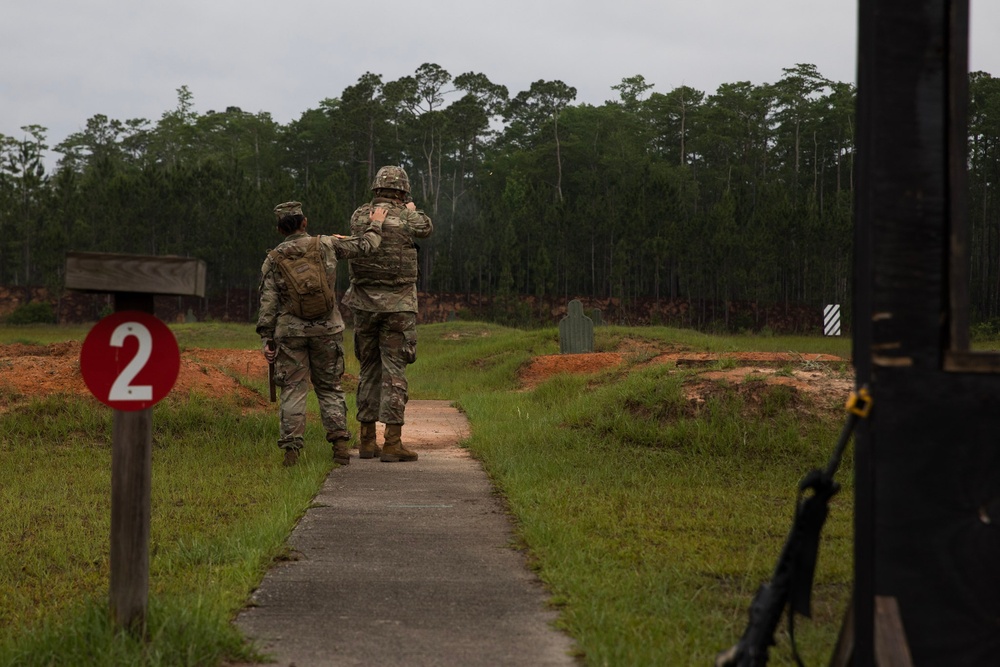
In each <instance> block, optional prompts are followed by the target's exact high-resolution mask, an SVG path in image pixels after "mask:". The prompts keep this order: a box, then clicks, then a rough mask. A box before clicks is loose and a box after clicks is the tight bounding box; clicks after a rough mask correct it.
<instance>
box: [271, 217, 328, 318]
mask: <svg viewBox="0 0 1000 667" xmlns="http://www.w3.org/2000/svg"><path fill="white" fill-rule="evenodd" d="M267 256H268V257H270V258H271V262H273V263H274V265H275V266H277V267H278V270H279V271H281V275H282V276H283V277H284V279H285V284H286V285H287V286H288V297H289V303H288V304H286V305H287V306H288V310H289V312H291V313H292V315H295V316H296V317H298V318H300V319H303V320H315V319H318V318H320V317H323V316H324V315H326V314H327V313H329V312H330V310H331V309H333V306H334V304H335V303H336V297H335V296H334V291H333V288H331V287H330V283H329V282H327V279H326V266H325V265H324V264H323V253H321V252H320V249H319V237H318V236H314V237H313V242H312V243H311V244H309V245H307V246H305V247H304V248H302V247H297V246H294V245H290V246H287V247H285V248H275V249H274V250H272V251H271V252H269V253H268V255H267Z"/></svg>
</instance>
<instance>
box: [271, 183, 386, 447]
mask: <svg viewBox="0 0 1000 667" xmlns="http://www.w3.org/2000/svg"><path fill="white" fill-rule="evenodd" d="M274 213H275V216H277V218H278V231H279V232H280V233H281V234H282V235H283V236H284V237H285V240H284V241H282V242H281V243H280V244H279V245H278V247H277V248H275V250H276V251H277V250H280V249H283V248H287V247H288V246H290V245H293V244H294V245H297V246H304V245H305V244H308V243H312V242H314V240H315V238H316V237H313V236H310V235H309V234H308V233H307V232H306V225H307V224H308V222H309V221H308V219H307V218H306V217H305V216H304V215H303V213H302V204H301V203H299V202H294V201H293V202H285V203H284V204H278V205H277V206H275V207H274ZM385 216H386V212H385V211H372V214H371V215H370V216H368V217H366V218H365V220H364V221H363V224H362V225H361V228H360V229H359V233H358V235H357V236H351V237H343V236H319V237H318V238H319V250H320V254H321V256H322V259H323V264H324V267H325V269H326V278H327V281H328V283H329V286H330V288H331V290H333V289H334V286H335V283H336V276H337V260H338V259H347V258H351V257H360V256H362V255H367V254H370V253H372V252H374V251H375V250H376V249H377V248H378V246H379V243H380V242H381V234H382V221H383V220H385ZM275 263H276V260H273V259H272V254H271V253H269V254H268V257H267V258H266V259H265V260H264V264H263V266H261V268H260V273H261V278H260V311H259V314H258V317H257V333H258V334H259V335H260V337H261V340H262V342H263V352H264V357H265V358H266V359H267V361H268V363H272V362H273V363H274V370H275V373H274V380H275V384H276V385H277V386H278V387H280V388H281V403H280V408H279V415H280V429H279V431H280V437H279V438H278V447H280V448H281V449H283V450H284V452H285V459H284V464H285V465H286V466H291V465H295V462H296V461H297V460H298V453H299V450H301V449H302V446H303V434H304V433H305V423H306V394H307V393H308V391H309V381H310V380H311V381H312V385H313V388H314V389H315V391H316V398H317V399H318V400H319V409H320V417H321V419H322V422H323V427H324V428H325V429H326V439H327V441H328V442H331V443H333V458H334V460H335V461H336V462H337V463H339V464H341V465H347V464H348V463H350V454H349V452H348V448H347V441H348V440H350V438H351V434H350V433H349V432H348V430H347V406H346V404H345V402H344V390H343V389H342V388H341V385H340V381H341V378H342V377H343V374H344V347H343V341H344V333H343V331H344V321H343V318H342V317H341V315H340V309H339V308H338V307H337V304H336V298H334V305H333V308H332V309H331V310H330V311H329V312H328V313H326V314H325V315H322V316H320V317H319V318H318V319H315V320H304V319H301V318H299V317H297V316H296V315H295V314H293V313H291V312H289V303H290V297H289V291H288V285H287V284H286V281H285V278H284V276H283V275H282V273H281V271H279V270H278V268H277V266H276V265H275ZM272 348H273V349H272Z"/></svg>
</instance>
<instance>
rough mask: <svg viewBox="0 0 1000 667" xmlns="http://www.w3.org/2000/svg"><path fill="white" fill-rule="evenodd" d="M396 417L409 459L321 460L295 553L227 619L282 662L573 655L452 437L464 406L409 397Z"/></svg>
mask: <svg viewBox="0 0 1000 667" xmlns="http://www.w3.org/2000/svg"><path fill="white" fill-rule="evenodd" d="M406 419H407V424H406V426H405V427H404V429H403V442H404V443H406V445H407V446H408V447H410V448H412V449H414V450H415V451H417V452H419V454H420V459H419V460H418V461H415V462H411V463H381V462H380V461H379V460H378V459H369V460H360V459H358V458H352V459H351V464H350V465H349V466H346V467H342V468H338V469H335V470H333V471H332V472H331V473H330V475H329V476H328V477H327V479H326V481H325V482H324V484H323V487H322V489H321V490H320V493H319V495H318V496H317V497H316V499H315V503H314V506H313V508H311V509H310V510H309V511H308V512H307V513H306V515H305V516H304V517H303V518H302V520H301V522H300V523H299V525H298V526H297V527H296V528H295V530H294V532H293V533H292V535H291V537H290V539H289V545H290V547H291V548H292V549H293V550H294V553H295V555H296V558H297V560H292V561H289V562H287V563H283V564H280V565H277V566H275V567H274V568H272V569H271V571H270V572H269V573H268V574H267V576H266V577H265V579H264V581H263V583H262V584H261V586H260V588H259V589H258V590H257V591H256V592H255V593H254V596H253V603H254V605H255V606H252V607H249V608H247V609H246V610H244V611H243V612H242V613H240V615H239V616H238V618H237V619H236V623H237V626H238V627H239V628H240V629H241V630H242V631H243V632H244V633H245V634H246V635H247V636H249V637H251V638H253V639H255V640H256V642H257V644H258V646H260V647H261V648H262V649H263V651H264V652H266V653H268V654H270V655H272V656H273V657H274V659H275V661H276V662H275V664H278V665H283V666H288V667H292V666H293V665H294V667H314V666H315V667H318V666H324V667H325V666H337V665H383V666H391V665H407V666H409V667H419V666H422V665H435V666H442V667H447V666H451V665H455V666H458V665H461V666H462V667H474V666H477V665H490V666H497V665H512V666H513V665H516V666H519V667H520V666H524V665H531V666H536V665H537V666H540V667H541V666H547V665H553V666H555V665H575V664H578V661H577V660H575V659H574V658H573V657H572V656H571V652H572V649H573V644H572V641H571V640H570V639H569V638H568V637H567V636H566V635H564V634H562V633H561V632H558V631H556V630H554V629H553V628H552V625H551V623H552V622H553V620H554V619H555V613H554V612H552V611H551V610H548V609H546V606H545V600H546V597H547V595H546V593H545V591H544V590H543V588H542V586H541V584H540V583H539V582H538V580H537V578H536V577H535V576H534V575H533V574H532V573H531V572H530V571H529V570H528V569H527V567H526V565H525V559H524V556H523V555H522V554H521V553H520V552H518V551H516V550H514V549H513V548H512V540H513V532H512V528H511V524H510V521H509V519H508V517H507V515H506V514H505V513H504V510H503V507H502V505H501V504H500V503H499V502H498V501H497V499H496V498H495V497H494V495H493V489H492V486H491V485H490V482H489V480H488V478H487V476H486V474H485V473H484V472H483V470H482V468H481V467H480V465H479V464H478V463H477V462H476V461H475V460H473V459H472V458H471V457H470V456H469V454H468V453H467V452H466V451H465V450H464V449H461V448H460V447H458V446H457V445H458V443H459V442H460V441H461V440H463V439H464V438H466V437H467V436H468V428H469V427H468V422H467V421H466V420H465V417H464V416H463V415H462V414H461V413H459V412H458V411H457V410H455V409H454V408H452V407H450V406H449V405H448V403H447V402H446V401H410V403H409V404H408V405H407V408H406ZM379 440H380V442H381V434H380V438H379ZM355 454H356V452H355Z"/></svg>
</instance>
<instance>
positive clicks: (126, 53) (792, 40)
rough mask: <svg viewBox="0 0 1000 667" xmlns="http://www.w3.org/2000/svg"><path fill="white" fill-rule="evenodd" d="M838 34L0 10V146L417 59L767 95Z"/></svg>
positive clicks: (580, 22) (986, 13)
mask: <svg viewBox="0 0 1000 667" xmlns="http://www.w3.org/2000/svg"><path fill="white" fill-rule="evenodd" d="M971 11H972V24H973V25H972V31H971V42H972V46H971V63H970V67H971V69H973V70H985V71H987V72H990V73H991V74H993V75H994V76H1000V0H972V10H971ZM376 12H377V13H376ZM856 33H857V2H855V1H851V0H757V1H756V2H749V1H748V0H697V1H693V2H692V1H690V0H688V1H685V2H681V1H679V0H674V1H673V2H655V1H654V0H613V1H612V0H575V1H574V0H502V1H501V2H490V3H486V2H476V1H475V0H461V1H460V0H423V1H422V2H410V3H400V2H396V1H394V0H392V1H390V0H386V1H383V2H378V1H369V2H352V1H347V0H332V1H331V0H284V1H283V2H275V1H274V0H268V1H266V2H265V1H262V0H170V1H169V2H166V1H163V0H84V1H80V2H73V1H68V0H8V1H7V2H5V3H4V9H3V18H2V21H0V63H2V64H0V134H6V135H8V136H14V137H17V138H21V137H23V136H24V135H23V133H22V132H21V131H20V129H19V128H20V127H21V126H23V125H28V124H37V125H42V126H44V127H46V128H48V143H49V145H50V146H54V145H55V144H57V143H59V142H60V141H62V140H63V139H64V138H65V137H66V136H67V135H68V134H70V133H72V132H76V131H78V130H80V129H82V128H83V127H84V125H85V124H86V121H87V119H88V118H90V117H92V116H94V115H96V114H104V115H106V116H108V117H110V118H115V119H119V120H127V119H130V118H146V119H149V120H150V121H154V122H155V121H156V120H158V119H159V118H160V116H161V115H162V114H163V113H164V112H165V111H168V110H170V109H173V108H175V107H176V102H177V92H176V91H177V89H178V88H179V87H180V86H182V85H186V86H188V88H189V89H190V91H191V93H192V94H193V96H194V110H195V111H196V112H198V113H204V112H206V111H209V110H217V111H221V110H223V109H225V108H226V107H227V106H238V107H240V108H242V109H243V110H244V111H250V112H258V111H266V112H269V113H271V115H272V116H273V117H274V119H275V120H276V121H278V122H280V123H282V124H285V123H288V122H289V121H291V120H294V119H296V118H298V117H299V115H300V114H301V113H302V112H303V111H305V110H307V109H310V108H315V107H316V106H317V104H318V103H319V101H320V100H323V99H324V98H328V97H339V96H340V94H341V92H342V91H343V90H344V88H345V87H347V86H349V85H352V84H354V83H356V82H357V80H358V78H359V77H360V76H361V75H362V74H364V73H365V72H373V73H375V74H381V75H382V76H383V80H384V81H390V80H393V79H397V78H399V77H401V76H406V75H410V74H413V73H414V72H415V71H416V69H417V68H418V67H419V66H420V65H421V64H423V63H435V64H437V65H440V66H441V67H442V68H444V69H445V70H446V71H448V72H449V73H451V74H452V75H453V76H457V75H459V74H462V73H465V72H479V73H482V74H485V75H486V76H487V77H489V79H490V80H491V81H493V82H494V83H498V84H502V85H505V86H507V88H508V90H509V92H510V94H511V96H513V95H515V94H517V93H518V92H520V91H522V90H526V89H527V88H528V87H529V86H530V85H531V82H532V81H535V80H538V79H546V80H553V79H559V80H562V81H563V82H565V83H566V84H568V85H570V86H574V87H575V88H576V89H577V99H576V102H577V103H582V102H586V103H590V104H595V105H596V104H601V103H603V102H604V101H606V100H609V99H617V95H616V93H615V91H613V90H611V86H613V85H615V84H618V83H619V82H620V81H621V80H622V79H623V78H625V77H629V76H633V75H635V74H641V75H642V76H643V77H645V79H646V82H647V83H651V84H653V85H654V88H653V90H654V91H657V92H663V93H666V92H669V91H670V90H672V89H673V88H675V87H677V86H681V85H687V86H691V87H693V88H696V89H698V90H701V91H704V92H706V93H708V94H711V93H713V92H715V90H716V89H717V88H718V86H719V85H720V84H723V83H733V82H737V81H750V82H751V83H753V84H755V85H759V84H762V83H770V82H774V81H777V80H778V79H780V78H781V76H782V71H781V70H782V68H784V67H794V66H795V64H797V63H810V64H813V65H816V67H817V68H818V70H819V72H820V74H822V75H823V76H826V77H827V78H830V79H833V80H836V81H850V82H854V81H855V74H856V71H855V70H856V66H855V62H856V45H857V39H856Z"/></svg>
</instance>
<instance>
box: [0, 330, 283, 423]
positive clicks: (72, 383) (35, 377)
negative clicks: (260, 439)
mask: <svg viewBox="0 0 1000 667" xmlns="http://www.w3.org/2000/svg"><path fill="white" fill-rule="evenodd" d="M80 345H81V344H80V343H79V342H77V341H69V342H65V343H53V344H51V345H24V344H20V343H15V344H11V345H0V405H9V404H10V403H12V402H16V401H17V400H19V399H21V398H23V397H32V396H48V395H51V394H72V395H89V394H90V391H89V390H88V389H87V385H86V384H85V383H84V381H83V376H81V375H80ZM238 378H239V379H244V380H249V379H254V380H266V379H267V362H265V361H264V357H263V355H261V353H260V352H259V351H257V350H208V349H197V348H196V349H190V350H185V351H183V352H181V365H180V371H179V373H178V375H177V382H176V383H175V384H174V388H173V390H172V391H171V396H188V395H189V394H190V393H192V392H195V393H200V394H203V395H206V396H235V397H236V398H237V399H238V400H239V402H240V404H241V405H243V406H245V407H248V408H267V409H269V405H270V404H269V403H268V400H267V398H266V397H264V396H261V395H260V394H258V393H257V392H256V391H254V390H253V389H249V388H247V387H245V386H243V385H242V384H241V383H240V381H239V379H238Z"/></svg>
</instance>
